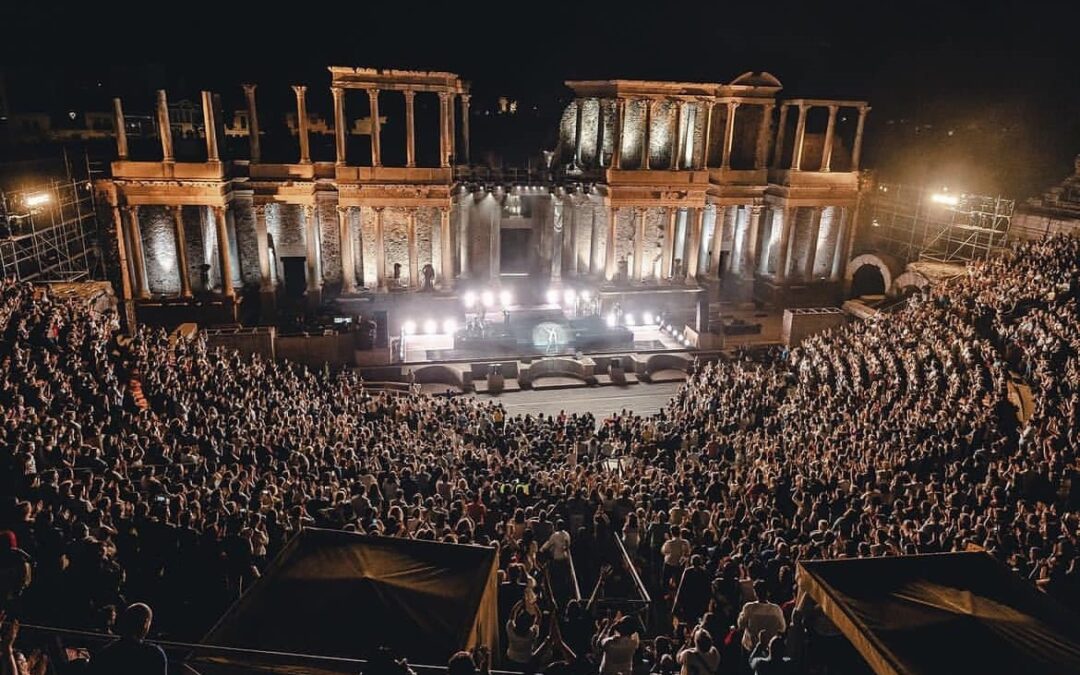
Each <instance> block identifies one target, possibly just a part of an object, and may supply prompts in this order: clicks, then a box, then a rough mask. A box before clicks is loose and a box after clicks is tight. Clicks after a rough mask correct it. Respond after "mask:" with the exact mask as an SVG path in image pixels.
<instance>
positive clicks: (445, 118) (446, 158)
mask: <svg viewBox="0 0 1080 675" xmlns="http://www.w3.org/2000/svg"><path fill="white" fill-rule="evenodd" d="M451 105H452V103H451V101H450V93H449V92H446V91H440V92H439V166H440V167H442V168H444V169H446V168H449V167H450V152H451V150H450V147H451V146H450V128H449V127H450V122H449V119H450V106H451Z"/></svg>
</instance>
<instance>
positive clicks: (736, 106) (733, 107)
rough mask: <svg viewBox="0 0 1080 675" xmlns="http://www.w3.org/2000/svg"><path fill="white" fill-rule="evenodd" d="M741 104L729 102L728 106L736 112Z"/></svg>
mask: <svg viewBox="0 0 1080 675" xmlns="http://www.w3.org/2000/svg"><path fill="white" fill-rule="evenodd" d="M740 103H741V101H728V102H727V106H728V108H730V109H731V110H734V109H735V108H738V107H739V104H740Z"/></svg>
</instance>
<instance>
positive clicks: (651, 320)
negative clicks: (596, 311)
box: [604, 312, 660, 328]
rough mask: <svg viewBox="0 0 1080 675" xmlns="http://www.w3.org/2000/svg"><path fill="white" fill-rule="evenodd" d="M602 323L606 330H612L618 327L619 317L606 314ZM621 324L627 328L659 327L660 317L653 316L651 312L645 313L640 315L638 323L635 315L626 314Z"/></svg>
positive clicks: (613, 313)
mask: <svg viewBox="0 0 1080 675" xmlns="http://www.w3.org/2000/svg"><path fill="white" fill-rule="evenodd" d="M604 323H606V324H607V327H608V328H614V327H615V326H618V325H619V315H618V314H616V313H615V312H608V313H607V315H606V316H605V317H604ZM622 323H623V325H624V326H626V327H627V328H634V327H636V326H658V325H660V317H658V316H654V315H653V313H652V312H645V313H644V314H642V315H641V323H640V324H639V323H638V320H637V315H636V314H633V313H630V312H627V313H626V314H623V315H622Z"/></svg>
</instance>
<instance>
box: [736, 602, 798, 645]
mask: <svg viewBox="0 0 1080 675" xmlns="http://www.w3.org/2000/svg"><path fill="white" fill-rule="evenodd" d="M738 626H739V630H741V631H743V637H742V646H743V649H746V650H747V651H749V650H751V649H753V648H754V644H755V643H756V642H757V635H758V632H759V631H765V635H764V637H762V640H763V641H764V642H765V644H768V643H769V640H771V639H772V638H773V636H774V635H779V634H780V633H783V632H784V631H785V630H787V622H786V621H784V611H783V610H782V609H780V605H775V604H773V603H771V602H758V601H757V600H755V601H753V602H748V603H746V604H745V605H743V608H742V611H741V612H739V623H738Z"/></svg>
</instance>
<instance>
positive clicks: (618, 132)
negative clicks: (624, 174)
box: [611, 98, 626, 169]
mask: <svg viewBox="0 0 1080 675" xmlns="http://www.w3.org/2000/svg"><path fill="white" fill-rule="evenodd" d="M625 123H626V100H625V99H622V98H616V99H615V125H614V128H613V129H612V132H613V133H612V137H611V166H612V167H613V168H616V169H621V168H622V144H623V126H624V124H625Z"/></svg>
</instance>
